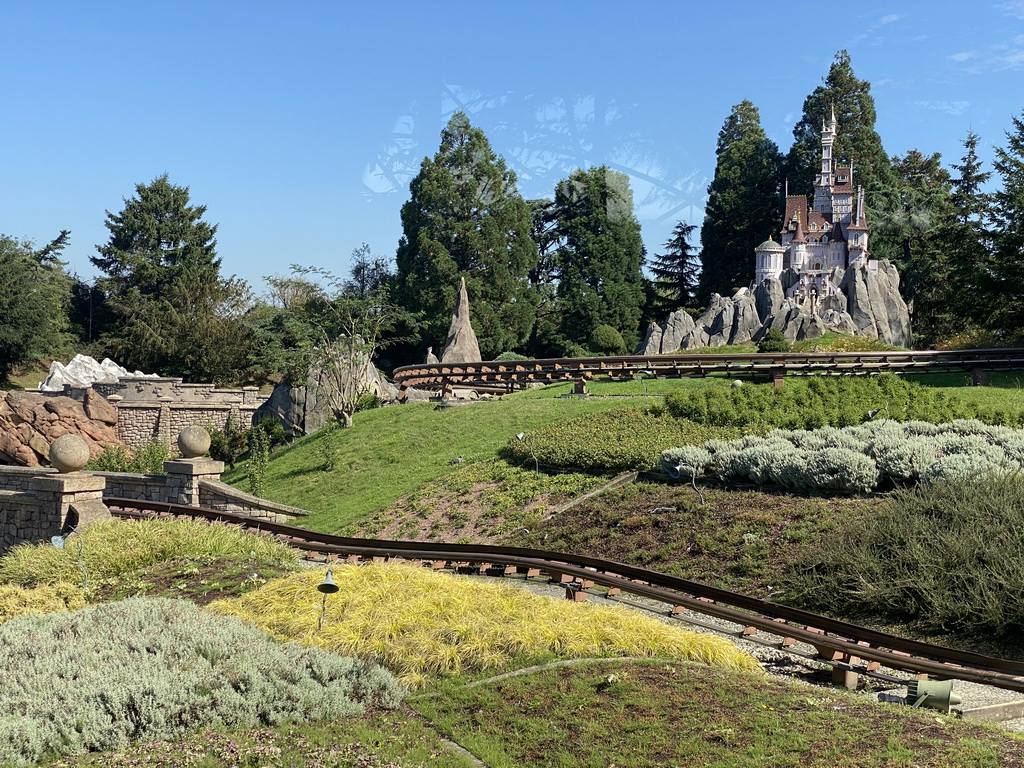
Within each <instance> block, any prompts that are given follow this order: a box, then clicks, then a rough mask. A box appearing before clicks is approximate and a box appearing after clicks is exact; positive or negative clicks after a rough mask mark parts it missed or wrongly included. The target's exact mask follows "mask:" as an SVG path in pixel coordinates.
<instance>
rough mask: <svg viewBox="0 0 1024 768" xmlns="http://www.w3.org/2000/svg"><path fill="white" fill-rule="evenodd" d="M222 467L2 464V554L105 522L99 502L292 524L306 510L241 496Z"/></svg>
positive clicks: (190, 463) (183, 462)
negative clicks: (140, 470) (137, 470)
mask: <svg viewBox="0 0 1024 768" xmlns="http://www.w3.org/2000/svg"><path fill="white" fill-rule="evenodd" d="M223 469H224V465H223V464H222V463H221V462H219V461H213V460H212V459H208V458H198V459H177V460H174V461H167V462H164V474H162V475H140V474H130V473H124V472H70V473H60V472H57V471H56V470H54V469H51V468H38V467H36V468H31V467H14V466H2V465H0V554H3V553H4V552H6V551H7V549H9V548H10V547H11V546H13V545H15V544H18V543H21V542H24V541H33V542H39V541H47V540H48V539H49V538H50V537H51V536H54V535H57V534H60V533H67V531H68V530H70V529H71V528H74V527H77V526H80V525H81V526H84V525H88V524H89V523H91V522H94V521H95V520H98V519H101V518H103V517H109V512H108V511H107V509H106V507H104V506H103V505H102V503H101V499H102V498H103V497H107V498H124V499H137V500H140V501H156V502H166V503H171V504H187V505H192V506H203V507H206V508H208V509H216V510H220V511H223V512H233V513H235V514H243V515H249V516H251V517H255V518H258V519H260V520H266V521H270V522H277V523H291V522H294V520H295V518H296V517H301V516H303V515H308V514H309V512H307V511H306V510H304V509H298V508H296V507H289V506H287V505H284V504H277V503H275V502H272V501H267V500H266V499H261V498H259V497H257V496H253V495H251V494H248V493H243V492H242V491H239V490H237V489H235V488H232V487H231V486H230V485H227V484H226V483H222V482H221V481H220V473H221V472H222V471H223Z"/></svg>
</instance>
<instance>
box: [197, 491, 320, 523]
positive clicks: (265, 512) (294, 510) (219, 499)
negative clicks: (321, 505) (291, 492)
mask: <svg viewBox="0 0 1024 768" xmlns="http://www.w3.org/2000/svg"><path fill="white" fill-rule="evenodd" d="M199 505H200V506H202V507H208V508H209V509H217V510H221V511H223V512H234V513H235V514H239V515H249V516H250V517H258V518H260V519H261V520H268V521H270V522H273V523H285V524H290V523H294V522H295V518H296V517H303V516H305V515H308V514H309V511H308V510H305V509H299V508H298V507H289V506H287V505H285V504H277V503H276V502H273V501H267V500H266V499H261V498H260V497H259V496H253V495H251V494H248V493H243V492H242V491H240V490H238V489H237V488H232V487H231V486H230V485H228V484H227V483H222V482H220V481H219V480H201V481H200V482H199Z"/></svg>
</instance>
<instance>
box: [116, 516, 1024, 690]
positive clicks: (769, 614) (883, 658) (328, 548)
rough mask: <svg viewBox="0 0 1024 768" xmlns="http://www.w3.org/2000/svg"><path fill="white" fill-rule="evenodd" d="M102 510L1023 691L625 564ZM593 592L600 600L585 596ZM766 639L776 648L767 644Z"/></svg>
mask: <svg viewBox="0 0 1024 768" xmlns="http://www.w3.org/2000/svg"><path fill="white" fill-rule="evenodd" d="M104 503H106V504H107V506H108V507H109V508H110V510H111V513H112V514H114V515H115V516H118V517H122V518H144V517H153V516H158V517H167V516H171V517H188V518H193V519H195V518H198V519H204V520H208V521H210V522H223V523H227V524H231V525H238V526H241V527H243V528H248V529H254V530H257V531H259V532H260V533H263V534H267V535H272V536H275V537H277V538H279V539H281V540H282V541H284V542H286V543H288V544H289V545H291V546H293V547H295V548H297V549H300V550H303V551H305V552H306V553H308V554H307V556H312V558H313V559H321V560H330V559H335V558H345V559H346V560H347V561H348V562H353V563H356V562H360V561H362V560H370V561H374V562H381V561H386V560H405V561H410V562H413V563H419V564H420V565H423V566H429V567H432V568H435V569H441V568H451V569H454V570H457V571H463V572H473V573H486V574H488V575H499V576H500V575H505V576H511V575H514V574H519V575H522V576H525V577H526V578H531V577H534V578H536V577H542V576H543V575H546V576H547V578H548V580H549V581H552V582H554V583H557V584H561V585H563V586H564V587H565V590H566V597H568V598H571V599H574V600H584V599H586V597H587V595H588V594H596V595H601V596H603V597H605V598H610V597H615V596H616V595H619V594H621V593H625V594H630V595H635V596H638V597H642V598H647V599H649V600H654V601H658V602H660V603H662V604H664V605H665V606H666V607H665V611H666V612H667V613H669V614H671V615H673V616H677V617H679V618H681V619H684V620H687V621H691V622H692V623H695V624H700V621H699V620H695V619H694V617H693V614H702V615H706V616H713V617H716V618H718V619H724V620H726V621H728V622H732V623H734V624H736V625H737V626H738V627H739V629H737V631H736V633H735V634H737V635H741V636H743V637H745V638H747V639H749V640H752V641H755V642H761V643H762V644H763V645H771V646H775V647H779V648H785V649H787V650H789V651H794V650H796V649H795V648H793V646H795V645H797V644H804V645H806V646H809V647H810V648H813V649H814V652H813V653H797V655H803V656H806V657H807V658H812V659H816V660H819V661H824V662H826V663H829V664H831V665H832V669H833V680H834V681H835V682H836V683H839V684H841V685H847V686H852V685H855V684H856V679H857V675H859V674H866V675H872V676H875V677H882V678H884V679H888V680H892V681H895V680H896V678H894V677H892V676H890V675H887V674H886V673H884V672H880V671H879V670H880V669H881V668H886V669H894V670H901V671H904V672H910V673H913V674H916V675H919V676H934V677H938V678H942V679H949V678H954V679H959V680H967V681H970V682H974V683H981V684H984V685H991V686H995V687H998V688H1005V689H1008V690H1012V691H1019V692H1024V662H1019V661H1009V660H1004V659H998V658H994V657H991V656H985V655H983V654H980V653H974V652H971V651H959V650H955V649H951V648H945V647H942V646H938V645H932V644H929V643H923V642H919V641H917V640H908V639H906V638H901V637H897V636H895V635H890V634H886V633H884V632H879V631H876V630H873V629H870V628H867V627H862V626H858V625H856V624H851V623H849V622H845V621H840V620H837V619H832V618H828V617H826V616H819V615H817V614H814V613H810V612H809V611H804V610H801V609H799V608H791V607H789V606H785V605H780V604H778V603H772V602H770V601H767V600H761V599H758V598H754V597H750V596H747V595H743V594H740V593H738V592H732V591H730V590H726V589H721V588H718V587H712V586H709V585H707V584H701V583H700V582H696V581H691V580H689V579H683V578H679V577H677V576H670V575H668V574H664V573H659V572H657V571H652V570H649V569H646V568H638V567H636V566H631V565H626V564H624V563H617V562H612V561H609V560H602V559H599V558H594V557H586V556H581V555H568V554H562V553H557V552H546V551H543V550H537V549H527V548H523V547H501V546H492V545H485V544H451V543H436V542H420V541H386V540H377V539H360V538H351V537H346V536H333V535H330V534H324V533H317V532H315V531H309V530H306V529H304V528H298V527H295V526H291V525H285V524H282V523H272V522H267V521H264V520H258V519H256V518H252V517H249V516H247V515H239V514H234V513H230V512H219V511H216V510H212V509H204V508H201V507H189V506H184V505H178V504H167V503H162V502H149V501H139V500H135V499H122V498H106V499H104ZM595 586H600V587H604V588H606V589H607V591H605V592H599V591H593V587H595ZM719 631H720V630H719ZM765 635H767V636H771V637H773V638H776V639H775V640H772V641H767V640H766V639H765V638H764V636H765Z"/></svg>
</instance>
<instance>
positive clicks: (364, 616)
mask: <svg viewBox="0 0 1024 768" xmlns="http://www.w3.org/2000/svg"><path fill="white" fill-rule="evenodd" d="M333 574H334V580H335V582H336V583H337V584H338V586H339V587H340V590H339V591H338V592H337V594H333V595H330V596H328V598H327V602H326V611H325V614H324V620H323V627H322V628H321V629H319V630H318V629H317V625H318V621H319V619H320V604H321V595H320V593H319V592H317V590H316V585H317V584H318V583H319V582H320V581H321V580H322V578H323V572H322V571H306V572H303V573H296V574H293V575H290V576H287V577H285V578H282V579H277V580H275V581H272V582H270V583H268V584H266V585H264V586H263V587H261V588H260V589H258V590H256V591H254V592H250V593H249V594H247V595H244V596H242V597H240V598H237V599H232V600H220V601H218V602H215V603H213V604H211V605H210V610H213V611H216V612H219V613H222V614H226V615H231V616H237V617H239V618H242V619H245V620H247V621H249V622H251V623H253V624H255V625H256V626H258V627H260V628H261V629H263V630H264V631H266V632H269V633H270V634H272V635H274V636H275V637H277V638H279V639H282V640H293V641H297V642H299V643H301V644H304V645H314V646H318V647H320V648H325V649H328V650H332V651H335V652H337V653H340V654H343V655H346V656H359V657H363V658H374V659H377V660H378V661H379V662H380V663H382V664H383V665H384V666H386V667H388V668H389V669H390V670H391V671H392V672H393V673H394V674H396V675H397V676H398V678H399V681H400V682H401V683H402V684H403V685H405V686H407V687H409V688H417V687H420V686H422V685H423V684H424V683H426V682H427V681H428V680H430V679H432V678H437V677H442V676H448V675H460V674H472V673H478V672H486V671H492V670H502V669H507V668H509V666H510V664H511V662H512V661H513V660H516V661H519V662H529V661H530V660H533V659H539V658H544V657H549V656H550V655H552V654H553V655H555V656H557V657H562V658H583V657H596V656H646V657H663V658H672V659H680V660H692V661H698V662H703V663H706V664H711V665H715V666H721V667H726V668H730V669H737V670H757V669H759V668H760V667H759V665H758V663H757V661H755V660H754V659H753V658H752V657H750V656H748V655H747V654H745V653H743V652H742V651H740V650H739V649H738V648H737V647H736V646H735V645H734V644H733V643H731V642H730V641H728V640H725V639H723V638H719V637H713V636H710V635H702V634H697V633H694V632H687V631H684V630H681V629H678V628H676V627H673V626H670V625H668V624H666V623H665V622H662V621H658V620H657V619H653V618H650V617H647V616H643V615H639V614H637V613H636V612H633V611H630V610H628V609H626V608H622V607H619V606H598V605H592V604H590V603H571V602H568V601H563V600H557V599H554V598H550V597H542V596H538V595H534V594H532V593H530V592H528V591H527V590H524V589H519V588H516V587H511V586H504V585H499V584H493V583H488V582H485V581H484V580H482V579H480V578H472V577H465V576H452V575H449V574H445V573H437V572H434V571H431V570H428V569H425V568H418V567H414V566H411V565H398V564H375V565H364V566H353V565H345V566H338V567H335V568H334V569H333Z"/></svg>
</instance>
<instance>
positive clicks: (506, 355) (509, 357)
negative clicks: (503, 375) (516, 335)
mask: <svg viewBox="0 0 1024 768" xmlns="http://www.w3.org/2000/svg"><path fill="white" fill-rule="evenodd" d="M529 359H530V358H528V357H527V356H526V355H520V354H519V353H518V352H502V353H501V354H500V355H498V356H497V357H496V358H494V360H495V362H499V363H510V362H514V361H516V360H529Z"/></svg>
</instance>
